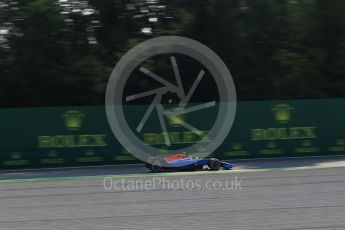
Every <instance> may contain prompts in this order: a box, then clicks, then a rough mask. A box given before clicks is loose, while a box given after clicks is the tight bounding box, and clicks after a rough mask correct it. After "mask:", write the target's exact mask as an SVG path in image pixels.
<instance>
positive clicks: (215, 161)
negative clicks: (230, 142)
mask: <svg viewBox="0 0 345 230" xmlns="http://www.w3.org/2000/svg"><path fill="white" fill-rule="evenodd" d="M209 167H210V169H211V170H212V171H218V170H219V169H220V161H219V160H218V159H215V158H212V159H211V161H210V164H209Z"/></svg>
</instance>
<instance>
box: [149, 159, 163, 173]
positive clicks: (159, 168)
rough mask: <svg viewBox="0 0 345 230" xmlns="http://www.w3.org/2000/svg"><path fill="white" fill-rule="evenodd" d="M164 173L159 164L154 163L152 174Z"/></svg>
mask: <svg viewBox="0 0 345 230" xmlns="http://www.w3.org/2000/svg"><path fill="white" fill-rule="evenodd" d="M161 171H162V166H161V164H160V163H159V162H153V164H152V165H151V172H153V173H159V172H161Z"/></svg>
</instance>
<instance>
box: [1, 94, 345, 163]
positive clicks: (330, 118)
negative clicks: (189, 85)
mask: <svg viewBox="0 0 345 230" xmlns="http://www.w3.org/2000/svg"><path fill="white" fill-rule="evenodd" d="M141 107H142V108H141ZM141 107H140V106H138V108H131V109H130V110H129V111H131V110H132V113H133V114H140V113H141V114H143V113H144V112H145V110H144V108H145V106H141ZM146 108H147V107H146ZM200 116H208V114H207V112H204V113H202V115H200V114H199V117H200ZM131 119H135V116H132V117H131V116H130V118H129V120H131ZM196 122H198V121H196ZM133 124H137V121H134V122H133ZM170 125H171V126H173V127H175V128H174V131H171V132H170V133H169V136H170V137H171V139H172V142H173V144H175V145H176V146H179V145H181V146H182V145H183V146H184V145H189V144H193V143H194V142H196V141H198V140H197V138H196V137H195V134H193V133H192V132H190V131H189V130H184V129H182V128H176V127H177V126H178V122H174V121H170ZM225 125H226V124H225ZM195 126H197V124H195ZM0 127H1V136H0V137H1V139H0V169H15V168H39V167H62V166H83V165H103V164H128V163H137V162H138V160H137V159H136V158H134V157H133V156H132V155H131V154H130V153H128V152H127V151H126V150H125V149H124V148H123V147H122V146H121V145H120V143H119V142H118V141H117V140H116V139H115V137H114V135H113V133H112V131H111V130H110V127H109V124H108V121H107V117H106V114H105V109H104V107H103V106H98V107H45V108H11V109H1V110H0ZM150 127H153V126H149V128H146V129H144V130H143V132H142V133H140V134H138V135H141V138H142V139H143V140H145V142H146V143H148V144H150V145H153V146H157V147H161V146H164V144H165V143H164V137H163V135H162V133H161V132H160V131H159V129H157V128H156V127H154V128H152V129H150ZM203 131H204V132H205V133H207V130H203ZM172 152H173V151H172ZM337 154H345V99H330V100H326V99H322V100H290V101H260V102H259V101H255V102H239V103H238V108H237V114H236V118H235V122H234V125H233V127H232V130H231V132H230V134H229V135H228V137H227V139H226V140H225V141H224V142H223V143H222V144H221V145H220V147H219V148H218V149H217V151H216V152H215V153H214V155H215V156H216V157H218V158H220V159H234V158H258V157H260V158H263V157H287V156H315V155H337Z"/></svg>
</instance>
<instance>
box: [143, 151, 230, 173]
mask: <svg viewBox="0 0 345 230" xmlns="http://www.w3.org/2000/svg"><path fill="white" fill-rule="evenodd" d="M149 162H150V163H146V164H145V166H146V167H147V168H148V169H150V170H151V171H152V172H154V173H157V172H161V171H168V170H169V171H190V170H198V169H199V170H202V169H205V168H207V169H209V170H212V171H218V170H220V169H221V168H223V169H226V170H230V169H232V167H233V165H232V164H230V163H227V162H224V161H219V160H218V159H216V158H197V157H193V156H192V155H190V154H187V153H177V154H173V155H169V156H167V157H165V158H163V159H161V160H157V159H154V158H153V159H150V160H149Z"/></svg>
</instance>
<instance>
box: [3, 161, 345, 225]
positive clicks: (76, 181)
mask: <svg viewBox="0 0 345 230" xmlns="http://www.w3.org/2000/svg"><path fill="white" fill-rule="evenodd" d="M344 160H345V158H344V157H338V158H316V159H286V160H271V161H268V160H261V161H243V162H237V163H236V166H237V169H236V168H235V170H233V171H220V172H185V173H163V174H151V173H143V172H145V169H144V168H143V167H142V166H123V167H117V168H113V167H95V168H86V169H65V170H52V169H51V170H39V171H35V170H34V171H25V172H23V171H13V172H3V173H0V178H1V180H0V210H1V211H0V229H1V230H2V229H25V230H30V229H35V230H37V229H112V230H114V229H116V230H117V229H157V230H158V229H217V230H219V229H236V230H241V229H246V230H248V229H253V230H254V229H255V230H257V229H264V230H270V229H281V230H283V229H284V230H290V229H291V230H292V229H331V230H332V229H345V167H344V166H345V164H344ZM269 166H271V167H269ZM132 172H133V173H132ZM104 177H107V179H106V182H107V183H106V188H104ZM110 178H111V179H110ZM110 182H113V186H111V185H112V183H110ZM231 182H232V183H233V184H231ZM115 183H116V186H114V184H115ZM110 187H111V189H110Z"/></svg>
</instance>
